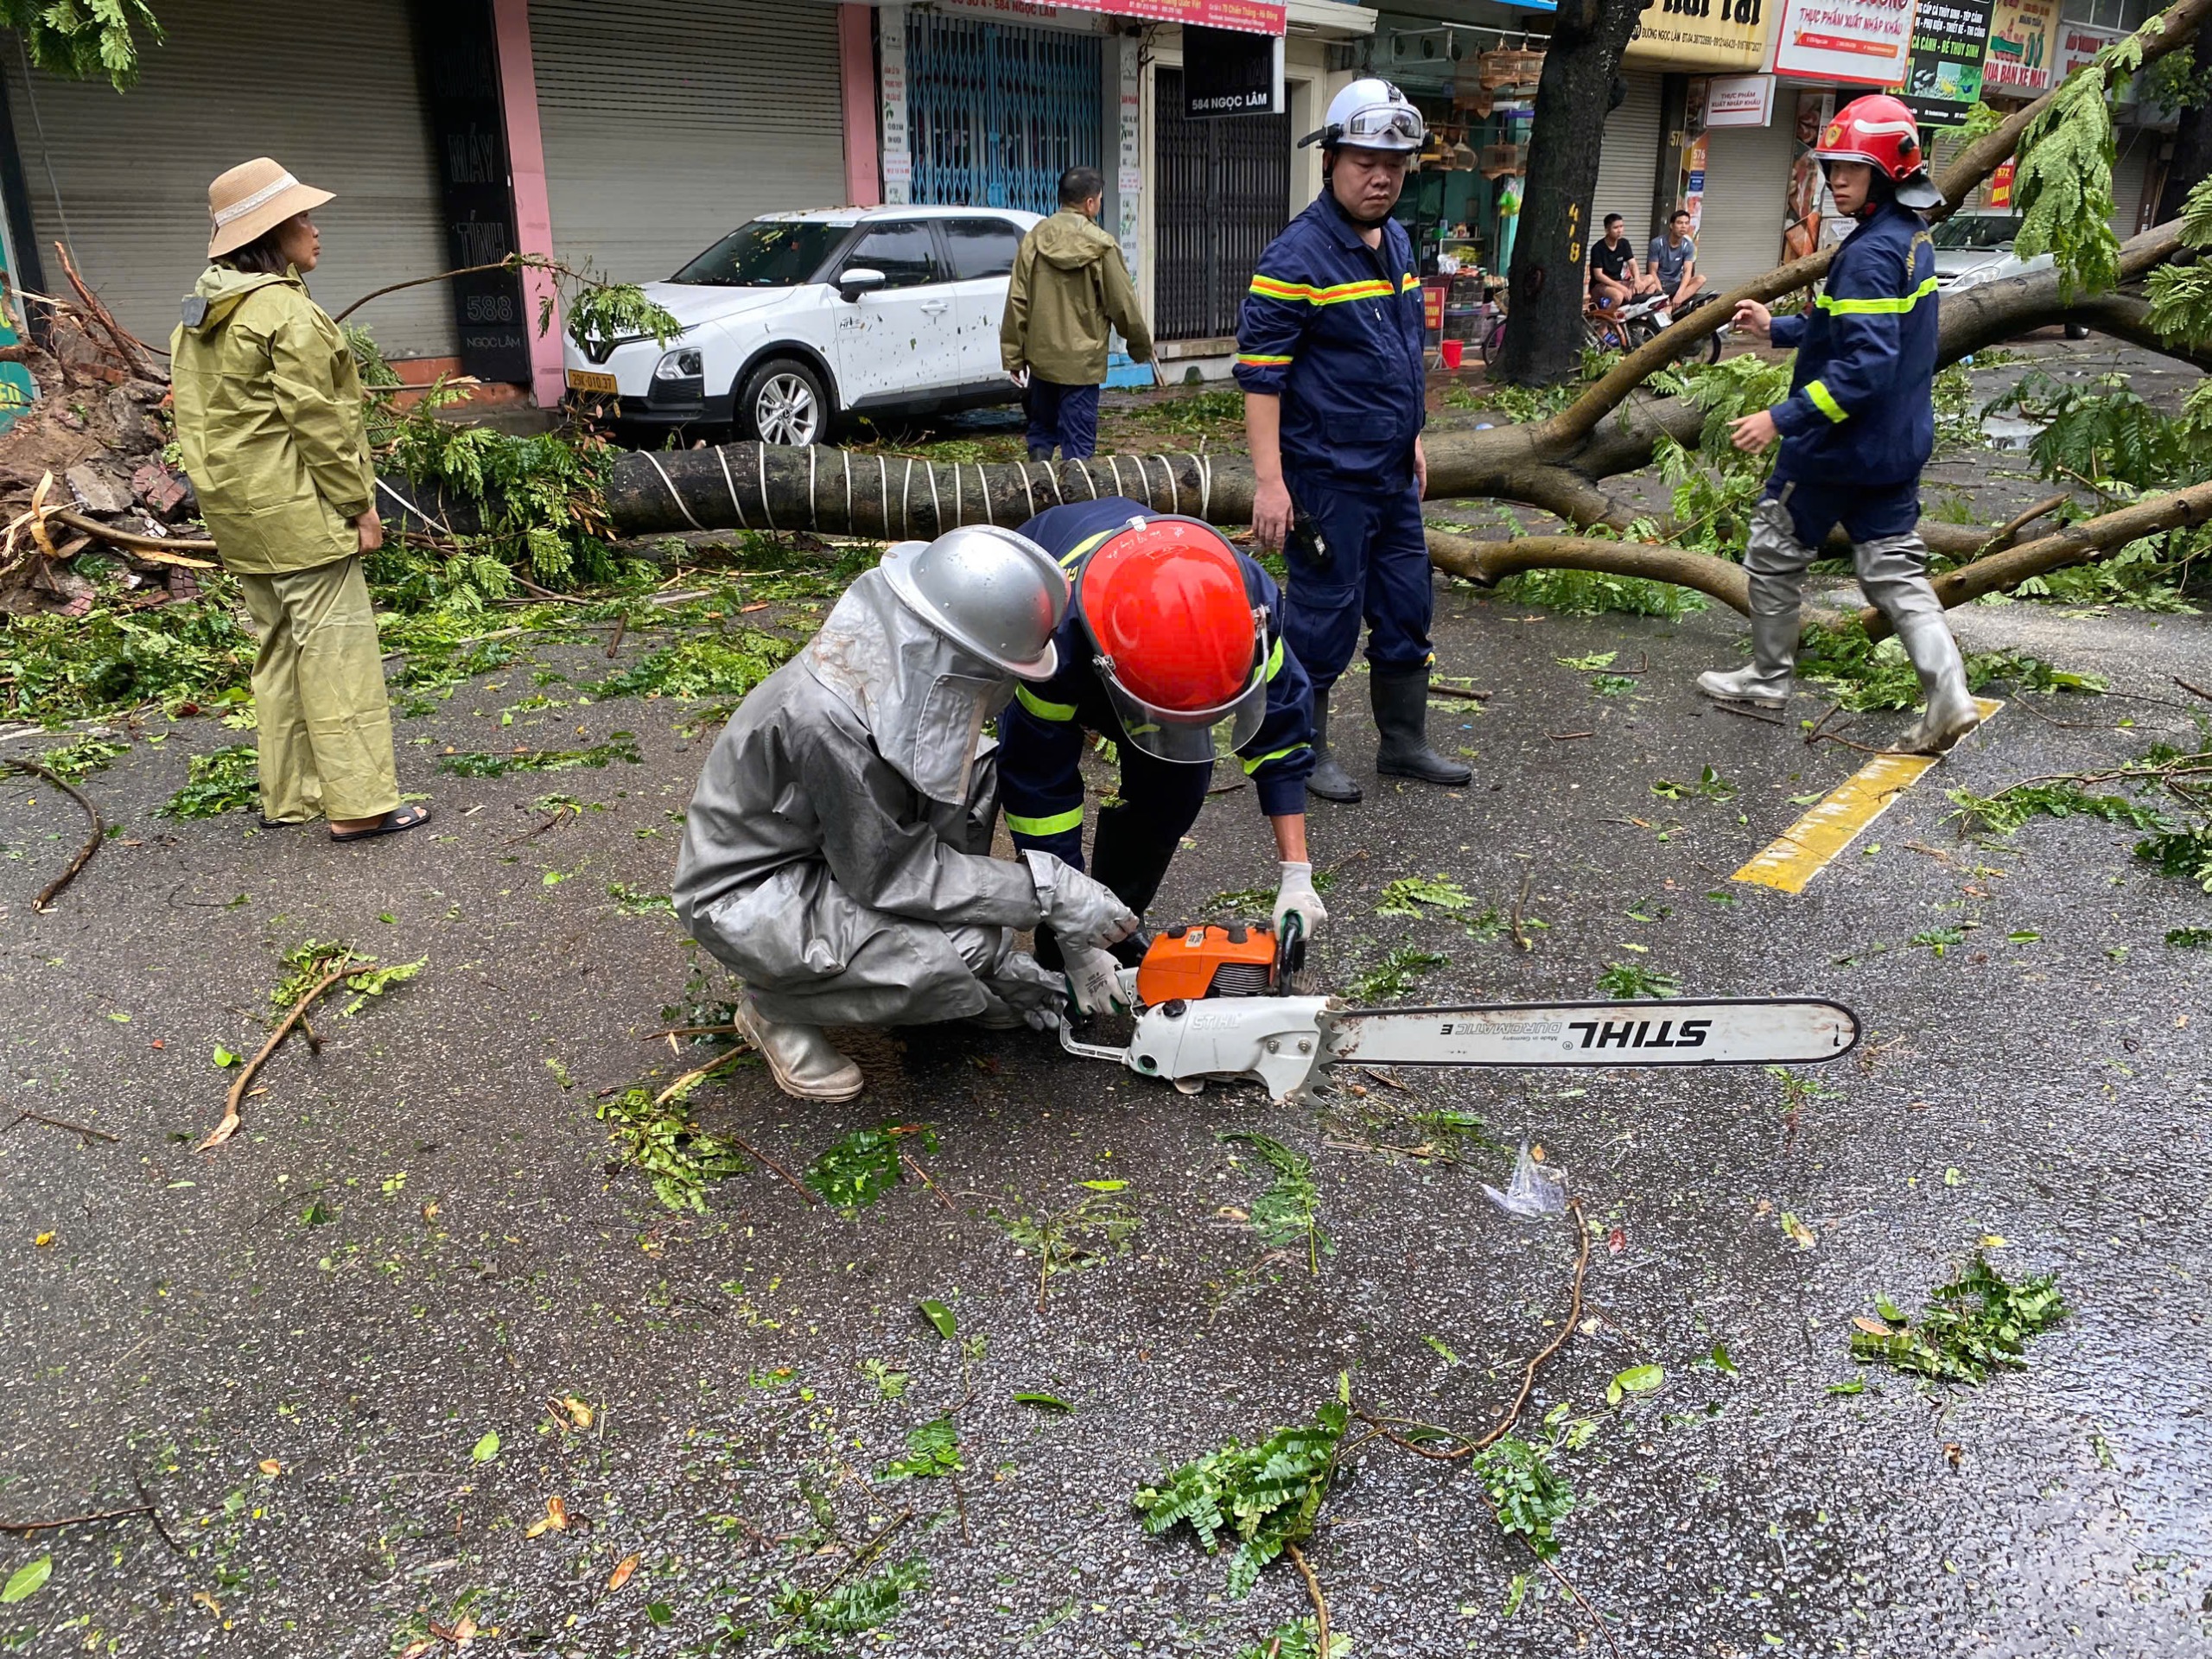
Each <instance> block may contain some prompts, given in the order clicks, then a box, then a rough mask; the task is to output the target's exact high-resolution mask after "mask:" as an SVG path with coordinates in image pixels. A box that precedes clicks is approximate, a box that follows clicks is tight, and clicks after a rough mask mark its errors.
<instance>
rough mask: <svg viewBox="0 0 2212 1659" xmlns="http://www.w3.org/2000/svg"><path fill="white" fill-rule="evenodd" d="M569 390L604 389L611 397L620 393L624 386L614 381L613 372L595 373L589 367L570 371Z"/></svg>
mask: <svg viewBox="0 0 2212 1659" xmlns="http://www.w3.org/2000/svg"><path fill="white" fill-rule="evenodd" d="M621 390H622V388H621V387H620V386H619V385H615V383H614V377H613V375H611V374H594V373H593V372H592V371H591V370H589V369H570V370H569V391H603V392H605V393H607V395H608V396H609V397H614V396H617V395H619V394H620V391H621Z"/></svg>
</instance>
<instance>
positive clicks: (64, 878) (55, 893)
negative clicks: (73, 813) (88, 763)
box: [5, 760, 107, 915]
mask: <svg viewBox="0 0 2212 1659" xmlns="http://www.w3.org/2000/svg"><path fill="white" fill-rule="evenodd" d="M5 764H6V766H8V768H9V769H10V771H12V772H25V773H28V774H29V775H31V776H34V777H39V778H43V779H46V781H47V782H48V783H49V784H52V785H54V787H55V788H56V789H58V790H60V791H61V792H62V793H63V794H65V795H67V797H68V798H70V799H71V800H73V801H74V802H76V803H77V804H78V805H79V806H80V807H82V808H84V809H85V817H86V818H87V819H89V820H90V821H91V823H92V831H91V833H90V834H88V835H87V836H86V837H85V844H84V845H83V846H81V847H79V849H77V856H76V857H74V858H73V859H71V860H70V861H69V868H67V869H66V870H64V871H62V872H61V874H59V875H57V876H55V877H54V880H51V881H49V882H48V883H47V884H46V886H45V887H41V888H40V889H39V895H38V897H37V898H35V899H32V900H31V908H32V909H33V910H35V911H37V912H39V913H40V914H41V915H43V914H45V912H47V911H48V909H49V908H51V907H52V906H53V904H54V900H55V899H58V898H60V896H61V890H62V889H63V888H64V887H67V886H68V885H69V884H70V883H71V882H72V881H74V880H76V879H77V872H78V871H79V870H81V869H83V868H85V866H86V865H87V864H89V863H91V862H92V855H93V854H94V853H97V852H98V851H99V849H100V842H103V841H105V839H106V838H107V825H106V824H105V823H102V822H101V821H100V810H99V808H98V807H97V806H94V805H93V804H92V802H91V801H89V800H88V799H86V798H85V796H84V794H83V792H82V791H79V789H78V788H77V786H76V785H74V784H73V783H71V782H70V781H69V780H68V779H66V778H64V777H62V776H61V775H60V774H59V773H58V772H54V771H51V770H50V769H48V767H45V766H41V765H40V764H39V763H38V762H37V761H35V760H8V761H7V762H6V763H5Z"/></svg>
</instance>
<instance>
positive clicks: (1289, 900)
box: [1275, 859, 1329, 942]
mask: <svg viewBox="0 0 2212 1659" xmlns="http://www.w3.org/2000/svg"><path fill="white" fill-rule="evenodd" d="M1293 916H1295V917H1297V918H1298V919H1299V922H1300V925H1301V926H1302V927H1303V928H1304V930H1305V937H1306V939H1307V940H1308V941H1309V942H1310V941H1311V940H1312V939H1313V936H1314V935H1315V934H1317V933H1319V931H1321V928H1322V925H1323V924H1324V923H1325V922H1326V921H1327V920H1328V919H1329V911H1328V906H1325V905H1324V904H1323V903H1322V902H1321V895H1320V894H1319V893H1316V892H1314V891H1313V866H1312V865H1311V864H1304V863H1294V862H1293V861H1291V860H1289V859H1285V860H1283V861H1282V878H1281V880H1279V881H1278V882H1277V883H1276V884H1275V937H1276V938H1281V937H1282V930H1283V924H1284V923H1285V922H1287V921H1288V920H1289V919H1290V918H1292V917H1293Z"/></svg>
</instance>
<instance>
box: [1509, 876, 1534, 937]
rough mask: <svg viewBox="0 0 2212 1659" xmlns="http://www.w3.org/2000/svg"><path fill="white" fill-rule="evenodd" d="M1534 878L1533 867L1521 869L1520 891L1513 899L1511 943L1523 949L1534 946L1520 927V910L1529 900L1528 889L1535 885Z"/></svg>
mask: <svg viewBox="0 0 2212 1659" xmlns="http://www.w3.org/2000/svg"><path fill="white" fill-rule="evenodd" d="M1535 880H1536V872H1535V870H1534V869H1533V868H1529V869H1524V870H1522V872H1521V893H1520V895H1519V897H1517V898H1516V899H1514V901H1513V943H1514V944H1517V945H1519V946H1520V947H1521V948H1522V950H1535V948H1536V946H1535V941H1534V940H1532V939H1531V938H1529V936H1528V934H1527V933H1525V932H1523V931H1522V927H1521V916H1522V907H1523V906H1526V905H1527V904H1528V902H1529V888H1530V887H1532V886H1534V885H1535Z"/></svg>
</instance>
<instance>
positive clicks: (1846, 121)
mask: <svg viewBox="0 0 2212 1659" xmlns="http://www.w3.org/2000/svg"><path fill="white" fill-rule="evenodd" d="M1813 154H1814V155H1815V156H1818V157H1819V158H1820V159H1821V161H1823V162H1866V164H1867V165H1868V166H1869V167H1871V168H1873V169H1874V170H1875V171H1876V172H1877V173H1879V174H1880V175H1882V176H1883V177H1884V178H1885V179H1887V180H1889V181H1890V183H1891V187H1892V191H1893V194H1895V195H1896V196H1897V200H1899V201H1900V202H1903V203H1904V205H1905V206H1906V207H1919V208H1927V207H1941V206H1942V201H1943V196H1942V192H1941V191H1939V190H1937V189H1936V187H1935V185H1934V184H1933V183H1931V182H1930V181H1929V177H1928V155H1927V152H1926V151H1925V150H1923V149H1922V148H1921V144H1920V123H1919V121H1918V119H1917V118H1915V117H1914V115H1913V112H1912V111H1910V110H1909V109H1907V108H1906V107H1905V106H1904V105H1903V104H1902V103H1900V102H1899V101H1898V100H1897V99H1894V98H1891V96H1890V95H1889V94H1888V93H1887V92H1875V93H1872V94H1870V95H1869V96H1867V97H1866V98H1854V99H1852V100H1851V102H1850V103H1848V104H1847V105H1844V106H1843V107H1842V108H1841V109H1840V110H1838V111H1836V112H1835V118H1834V120H1832V121H1830V122H1829V123H1828V124H1827V126H1825V127H1823V128H1821V142H1820V143H1818V144H1817V145H1816V146H1815V148H1814V150H1813Z"/></svg>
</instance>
